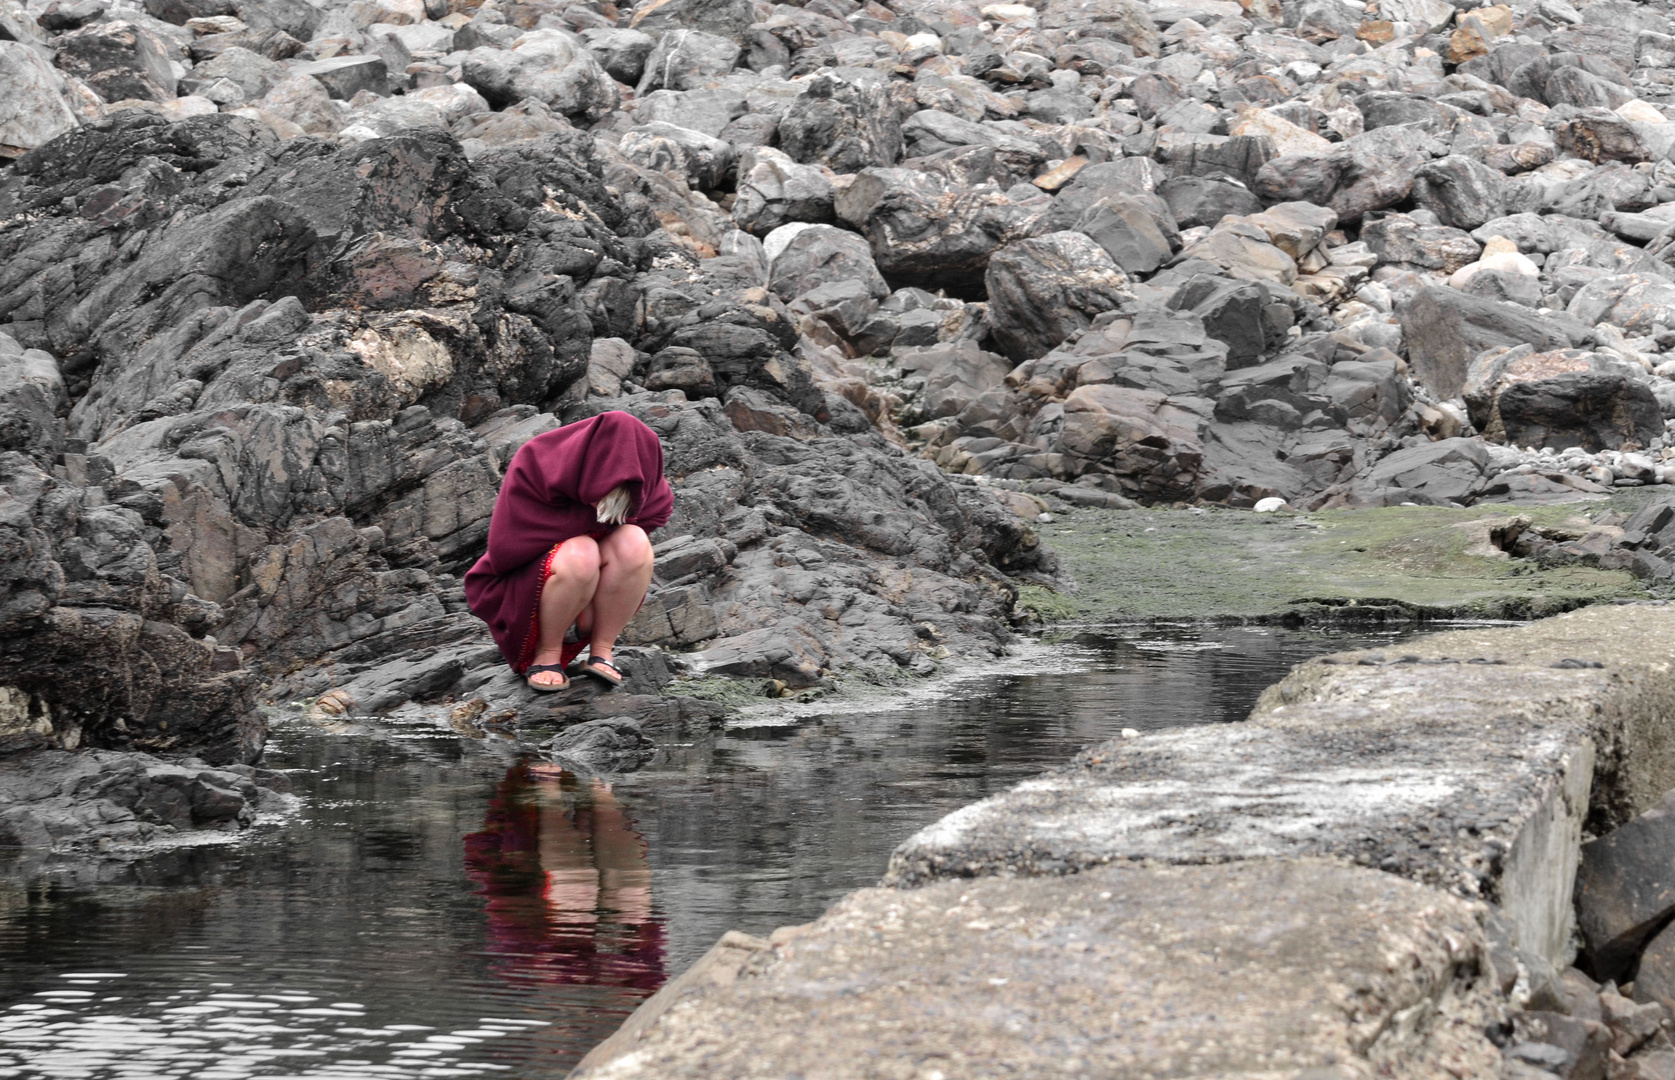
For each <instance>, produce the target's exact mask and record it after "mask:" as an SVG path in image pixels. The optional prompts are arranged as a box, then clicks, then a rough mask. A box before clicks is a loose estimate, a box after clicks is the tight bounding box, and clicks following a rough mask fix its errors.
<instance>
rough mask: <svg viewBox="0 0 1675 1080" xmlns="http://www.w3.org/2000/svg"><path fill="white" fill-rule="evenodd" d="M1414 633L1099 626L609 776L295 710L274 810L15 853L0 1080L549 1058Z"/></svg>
mask: <svg viewBox="0 0 1675 1080" xmlns="http://www.w3.org/2000/svg"><path fill="white" fill-rule="evenodd" d="M1409 632H1411V631H1409V630H1402V631H1392V632H1390V633H1379V634H1368V633H1356V634H1346V633H1320V632H1300V631H1292V630H1284V629H1278V628H1269V627H1238V628H1227V629H1209V628H1200V627H1174V628H1170V627H1147V628H1135V627H1123V628H1107V629H1103V630H1090V631H1085V632H1082V633H1079V634H1076V635H1074V636H1071V637H1068V638H1065V639H1063V640H1059V641H1056V642H1054V643H1053V644H1051V645H1032V646H1031V647H1029V648H1028V649H1027V650H1026V651H1025V652H1024V653H1023V655H1022V656H1021V657H1020V658H1015V659H1013V660H1010V661H1008V662H1006V663H1005V664H1003V665H999V667H998V669H997V670H996V671H994V672H990V673H978V674H975V675H973V676H972V677H971V678H968V679H965V680H962V681H959V682H956V683H952V684H942V685H940V686H938V687H935V688H930V689H925V688H920V689H917V690H914V691H908V692H902V693H891V694H880V695H876V696H874V697H873V698H871V699H870V700H869V701H867V702H866V703H865V704H864V707H862V708H860V709H858V710H857V711H850V712H845V713H842V714H837V713H832V712H830V711H825V712H822V711H820V706H818V705H816V706H804V707H802V710H801V714H799V715H793V716H791V717H789V718H787V717H784V716H779V717H769V718H764V717H760V716H757V717H746V718H744V722H743V724H742V725H741V726H735V727H732V728H729V729H728V730H726V731H722V732H716V733H713V734H709V735H706V736H704V737H702V738H696V739H693V740H691V741H687V742H668V743H665V744H663V745H662V746H661V747H660V749H659V751H658V754H657V757H656V758H655V759H654V760H653V761H652V763H651V764H650V765H649V766H648V767H647V768H645V769H643V770H642V771H640V772H637V773H634V774H632V775H628V776H621V777H614V778H609V779H604V778H599V777H585V776H578V775H575V774H572V773H569V772H566V771H564V770H563V769H560V768H558V767H556V766H554V765H551V764H548V763H544V762H541V761H538V760H536V761H529V760H517V759H515V758H513V757H511V756H509V755H507V754H505V753H503V752H498V753H497V751H496V750H495V748H494V747H493V745H490V746H486V747H485V746H480V745H475V744H474V745H470V746H463V747H462V746H461V741H460V740H458V739H457V738H455V737H453V736H451V735H441V734H437V733H435V732H433V731H429V730H425V731H417V730H413V729H401V728H397V727H393V726H391V725H382V724H373V725H370V726H364V727H355V726H347V727H343V728H339V729H338V730H329V729H327V728H323V727H320V726H317V725H313V724H310V723H308V722H306V721H303V720H300V719H299V720H291V721H288V722H285V723H282V724H280V725H279V726H278V727H277V728H276V730H275V732H274V736H273V740H272V743H271V744H270V749H269V752H268V764H269V765H270V766H272V767H275V768H280V769H284V770H287V771H288V772H289V774H290V776H291V778H292V781H293V784H294V785H295V788H296V791H297V793H298V794H299V795H301V796H302V797H303V808H302V810H301V812H300V815H299V816H298V817H297V818H295V819H294V820H292V821H290V822H289V823H287V824H285V825H283V826H280V827H273V828H266V829H263V830H261V831H260V832H259V833H258V834H257V835H255V836H250V837H247V838H245V839H244V840H242V841H241V842H239V843H237V844H229V845H218V846H208V847H196V848H187V849H177V850H172V851H168V852H164V853H161V854H158V855H156V856H154V857H151V858H148V859H145V860H143V861H139V862H134V863H127V864H115V863H110V864H103V865H94V864H91V863H64V864H58V865H49V866H46V867H33V868H31V869H29V870H28V871H24V870H22V869H20V868H19V866H18V865H17V864H13V865H11V866H10V867H9V868H8V865H7V864H6V863H4V862H0V1077H30V1078H34V1077H64V1078H72V1077H73V1078H77V1080H83V1078H86V1080H103V1078H119V1077H121V1078H130V1077H131V1078H155V1077H181V1078H187V1077H190V1078H193V1080H239V1078H244V1077H258V1076H260V1077H309V1078H312V1080H322V1078H328V1077H357V1078H358V1077H391V1078H405V1077H430V1076H495V1075H505V1076H508V1077H516V1078H518V1080H540V1078H549V1077H554V1078H556V1077H561V1076H563V1075H564V1074H565V1072H566V1071H568V1070H569V1068H570V1067H571V1066H572V1065H573V1064H574V1063H575V1062H576V1061H577V1060H578V1059H579V1058H580V1057H581V1056H582V1055H583V1054H584V1053H586V1052H587V1050H588V1049H589V1048H591V1047H592V1046H593V1045H594V1044H595V1043H597V1042H598V1041H599V1040H600V1039H602V1038H604V1037H605V1036H607V1035H609V1034H610V1033H611V1031H612V1030H614V1029H615V1027H616V1026H617V1025H618V1024H619V1023H620V1022H621V1021H622V1019H623V1018H624V1017H625V1016H626V1015H627V1014H628V1013H629V1012H631V1011H632V1010H633V1009H634V1007H635V1006H636V1005H637V1004H638V1003H639V1002H640V1001H641V1000H643V999H644V998H645V997H647V996H649V995H650V994H651V993H653V992H654V991H655V990H656V989H657V987H658V986H660V985H662V983H663V982H664V981H665V980H666V979H668V978H669V977H671V976H672V975H675V974H678V973H679V972H680V971H681V970H682V969H683V968H684V967H685V966H686V965H687V964H689V963H691V962H692V961H693V960H694V959H696V958H697V957H698V956H699V955H701V954H702V953H703V952H704V951H705V950H706V949H708V948H709V946H710V945H711V944H712V943H713V942H714V941H715V939H716V938H717V937H719V936H720V935H721V934H722V933H723V932H724V931H726V930H729V929H738V930H744V931H746V932H749V933H756V934H766V933H767V932H769V931H771V930H772V929H773V928H774V927H776V926H780V925H783V924H788V923H798V922H806V921H808V920H809V919H812V918H814V917H816V916H818V915H819V914H820V912H821V911H822V910H823V909H824V908H825V907H826V906H827V905H828V904H830V903H831V902H832V901H833V900H834V899H836V898H837V897H838V896H841V895H842V894H843V893H845V892H847V891H849V890H850V889H854V888H857V887H861V886H866V885H870V884H872V883H874V882H875V881H876V880H877V878H878V877H879V875H880V874H881V873H882V872H883V869H884V864H885V862H886V860H887V858H888V855H889V852H890V850H891V849H892V848H893V847H894V846H895V845H896V844H898V843H900V842H901V841H902V840H903V839H905V838H906V837H907V836H908V835H909V834H911V833H912V832H913V831H915V830H916V829H918V828H920V827H921V826H924V825H926V824H929V823H930V822H932V821H934V820H936V819H937V818H939V817H941V816H942V815H943V814H945V813H947V812H949V811H950V810H953V809H955V808H956V807H959V806H961V805H964V804H966V803H969V802H971V801H973V800H975V799H980V798H983V797H984V796H986V795H990V794H993V793H995V792H997V791H1000V790H1002V789H1004V788H1006V787H1008V786H1010V785H1011V784H1014V783H1016V782H1017V781H1019V780H1021V779H1024V778H1026V777H1029V776H1032V775H1034V774H1036V773H1039V772H1040V771H1042V770H1043V769H1045V768H1049V767H1052V766H1055V765H1058V764H1061V763H1063V762H1064V761H1066V760H1067V759H1068V758H1070V757H1071V756H1072V755H1073V754H1075V753H1076V752H1077V751H1078V750H1080V749H1081V748H1082V747H1084V746H1086V745H1088V744H1090V743H1095V742H1098V741H1101V740H1103V739H1106V738H1109V737H1111V736H1114V735H1116V734H1118V733H1119V732H1120V731H1121V730H1122V729H1123V728H1137V729H1140V730H1142V731H1145V730H1154V729H1157V728H1162V727H1170V726H1176V725H1181V724H1201V723H1223V722H1229V721H1237V720H1240V719H1242V718H1243V717H1244V715H1245V714H1246V712H1247V711H1248V710H1249V708H1250V706H1251V704H1252V703H1253V702H1254V701H1255V699H1256V697H1257V695H1258V694H1259V693H1260V692H1261V690H1262V688H1263V687H1265V686H1267V685H1268V684H1269V683H1271V682H1273V681H1275V680H1276V679H1277V678H1279V677H1280V676H1281V675H1283V674H1284V672H1285V670H1286V669H1287V668H1288V667H1290V665H1292V664H1294V663H1296V662H1298V661H1299V660H1302V659H1304V658H1306V657H1308V656H1311V655H1314V654H1316V653H1320V652H1326V651H1336V650H1339V649H1345V648H1354V647H1361V646H1366V645H1384V644H1389V643H1392V642H1393V641H1395V640H1397V639H1398V638H1399V637H1400V636H1403V635H1405V634H1406V633H1409Z"/></svg>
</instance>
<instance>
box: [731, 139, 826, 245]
mask: <svg viewBox="0 0 1675 1080" xmlns="http://www.w3.org/2000/svg"><path fill="white" fill-rule="evenodd" d="M738 170H739V177H738V192H737V198H736V199H735V200H734V202H733V220H734V221H736V222H738V223H739V228H741V229H744V230H746V231H748V232H752V233H755V234H756V235H757V236H765V235H767V234H768V233H770V232H772V231H773V230H774V229H777V228H779V227H780V226H781V225H787V224H790V223H791V222H796V221H800V222H807V223H809V224H815V225H818V224H824V223H826V222H829V221H831V220H832V217H833V211H832V184H831V181H829V180H827V179H826V174H825V173H824V172H822V171H821V170H820V169H819V168H818V167H816V166H813V165H800V164H798V163H797V162H795V161H792V160H791V158H790V157H789V156H788V155H786V154H785V153H784V152H782V151H779V150H774V149H771V148H769V147H765V146H762V147H753V148H751V149H750V150H748V151H746V152H744V153H743V154H741V155H740V158H739V165H738Z"/></svg>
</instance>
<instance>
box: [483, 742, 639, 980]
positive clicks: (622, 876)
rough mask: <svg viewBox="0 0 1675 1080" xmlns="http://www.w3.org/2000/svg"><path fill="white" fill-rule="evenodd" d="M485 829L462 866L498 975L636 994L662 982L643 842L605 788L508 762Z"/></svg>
mask: <svg viewBox="0 0 1675 1080" xmlns="http://www.w3.org/2000/svg"><path fill="white" fill-rule="evenodd" d="M485 826H486V827H485V828H484V829H483V831H482V832H478V833H472V834H471V835H469V836H467V837H466V838H465V868H466V872H467V873H468V874H470V876H471V879H472V880H473V881H475V882H477V883H478V885H479V886H480V888H479V889H478V891H479V892H480V893H482V894H483V895H484V896H486V897H487V898H488V917H489V925H488V947H489V951H490V952H491V953H494V954H496V956H497V957H498V960H497V963H496V967H497V968H498V970H499V971H500V972H501V974H503V975H506V976H508V977H511V978H515V979H519V980H529V981H535V982H544V983H581V984H586V985H590V986H623V987H634V988H637V989H641V990H644V991H645V992H646V993H650V992H652V991H654V990H656V989H657V988H658V987H659V986H662V985H663V979H664V974H663V952H664V943H663V920H661V919H659V918H655V917H654V916H653V915H652V911H651V868H650V866H648V865H647V863H646V842H645V841H644V840H642V839H641V838H640V835H639V834H638V833H636V832H635V831H634V830H633V829H632V828H631V827H630V824H629V820H628V817H627V815H626V814H624V813H623V811H622V807H621V805H620V804H619V803H618V802H617V800H616V796H615V795H613V794H612V793H611V785H610V784H608V783H606V782H605V781H603V780H599V779H585V780H584V779H582V778H580V777H577V776H575V775H574V774H571V773H568V772H565V771H564V770H563V769H560V768H558V767H557V766H556V765H545V764H540V763H528V762H526V763H523V764H520V765H516V766H513V768H512V769H510V770H509V771H508V772H507V773H506V779H505V780H503V781H501V784H500V789H499V790H498V791H497V792H496V793H495V797H494V800H493V801H492V802H491V803H490V804H489V812H488V820H487V822H485Z"/></svg>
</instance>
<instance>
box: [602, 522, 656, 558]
mask: <svg viewBox="0 0 1675 1080" xmlns="http://www.w3.org/2000/svg"><path fill="white" fill-rule="evenodd" d="M608 542H609V543H610V545H611V556H612V558H615V559H619V560H621V561H622V562H623V563H624V564H626V565H628V566H633V567H635V568H636V569H643V568H644V567H647V566H650V565H651V564H652V560H653V558H654V556H653V554H652V550H651V538H650V537H649V536H647V535H646V531H645V530H644V529H642V528H640V527H639V526H638V525H623V526H620V527H619V528H618V529H617V530H616V531H615V532H613V533H612V534H611V537H610V540H609V541H608Z"/></svg>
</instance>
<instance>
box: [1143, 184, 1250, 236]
mask: <svg viewBox="0 0 1675 1080" xmlns="http://www.w3.org/2000/svg"><path fill="white" fill-rule="evenodd" d="M1157 194H1158V196H1159V197H1160V198H1162V199H1163V201H1164V202H1165V203H1167V204H1168V206H1169V212H1170V214H1171V215H1173V217H1174V219H1175V224H1176V226H1178V227H1179V228H1182V229H1190V228H1194V227H1196V226H1199V225H1212V226H1213V225H1215V224H1217V223H1219V222H1220V221H1221V219H1222V218H1224V217H1227V216H1228V215H1230V214H1231V215H1233V216H1235V217H1243V216H1245V215H1247V214H1254V213H1256V212H1257V211H1259V210H1261V209H1262V202H1261V200H1259V199H1258V198H1257V197H1256V196H1255V195H1254V194H1252V193H1251V190H1250V189H1249V188H1247V187H1245V186H1244V185H1243V184H1241V183H1239V182H1238V181H1236V180H1232V179H1229V178H1227V177H1224V176H1223V177H1216V176H1176V177H1171V178H1169V179H1168V180H1165V181H1163V182H1162V183H1160V184H1159V185H1158V186H1157Z"/></svg>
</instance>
